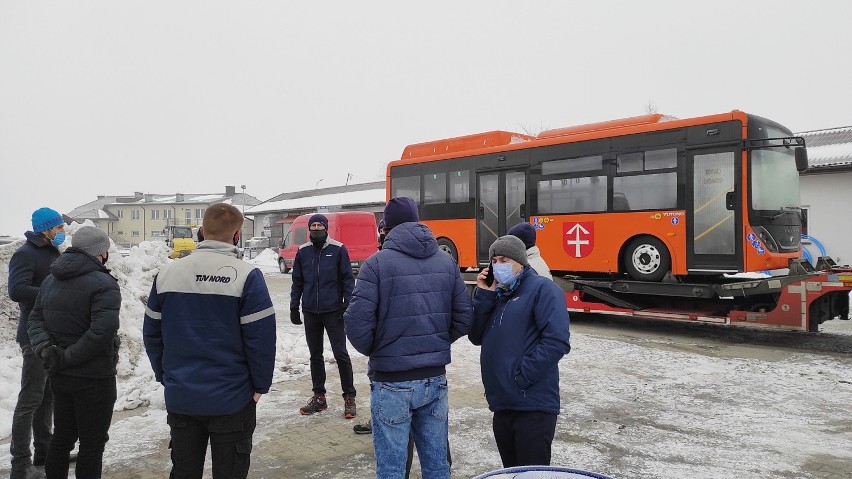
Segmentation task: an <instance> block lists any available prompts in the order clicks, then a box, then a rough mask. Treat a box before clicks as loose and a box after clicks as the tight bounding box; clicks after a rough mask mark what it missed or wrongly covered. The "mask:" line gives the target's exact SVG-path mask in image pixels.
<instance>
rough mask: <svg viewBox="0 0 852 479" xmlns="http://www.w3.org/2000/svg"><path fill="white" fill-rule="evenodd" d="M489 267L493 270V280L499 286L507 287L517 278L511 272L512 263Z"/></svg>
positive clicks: (496, 264)
mask: <svg viewBox="0 0 852 479" xmlns="http://www.w3.org/2000/svg"><path fill="white" fill-rule="evenodd" d="M491 267H492V268H494V279H496V280H497V282H498V283H500V284H504V285H506V286H508V285H510V284H512V281H514V280H515V278H516V277H517V276H518V275H516V274H515V273H513V272H512V263H494V264H492V265H491Z"/></svg>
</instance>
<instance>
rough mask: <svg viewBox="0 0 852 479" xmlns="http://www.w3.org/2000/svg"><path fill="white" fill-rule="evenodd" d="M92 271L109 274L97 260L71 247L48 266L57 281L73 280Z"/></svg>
mask: <svg viewBox="0 0 852 479" xmlns="http://www.w3.org/2000/svg"><path fill="white" fill-rule="evenodd" d="M92 271H102V272H104V273H107V274H109V270H108V269H106V267H104V265H102V264H101V262H100V261H99V260H98V259H97V258H95V257H94V256H91V255H89V254H88V253H85V252H83V251H81V250H79V249H77V248H75V247H73V246H72V247H70V248H68V249H67V250H65V252H64V253H62V255H60V256H59V258H57V260H56V261H54V262H53V265H51V266H50V274H52V275H53V276H54V277H56V278H57V279H70V278H75V277H77V276H82V275H84V274H86V273H91V272H92Z"/></svg>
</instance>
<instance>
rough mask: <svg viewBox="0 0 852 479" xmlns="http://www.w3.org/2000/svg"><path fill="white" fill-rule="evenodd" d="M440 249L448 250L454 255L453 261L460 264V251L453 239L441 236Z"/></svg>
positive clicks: (449, 253) (439, 240)
mask: <svg viewBox="0 0 852 479" xmlns="http://www.w3.org/2000/svg"><path fill="white" fill-rule="evenodd" d="M438 249H439V250H441V251H444V252H446V253H447V254H448V255H450V256H452V258H453V261H455V262H456V264H458V262H459V251H458V250H457V249H456V245H454V244H453V242H452V241H450V240H448V239H447V238H439V239H438Z"/></svg>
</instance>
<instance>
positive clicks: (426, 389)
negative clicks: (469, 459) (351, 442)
mask: <svg viewBox="0 0 852 479" xmlns="http://www.w3.org/2000/svg"><path fill="white" fill-rule="evenodd" d="M371 388H372V395H371V397H370V412H371V416H372V419H373V449H374V451H375V455H376V478H377V479H402V478H404V477H405V463H406V458H407V456H408V451H407V447H406V445H407V444H408V437H409V434H411V435H413V436H414V445H415V446H416V447H417V456H418V457H419V458H420V470H421V473H422V475H423V479H450V464H449V462H448V461H447V452H448V448H449V444H448V436H449V425H448V422H447V413H448V410H449V404H448V402H447V377H446V375H441V376H436V377H432V378H427V379H420V380H416V381H402V382H381V381H376V382H373V383H372V385H371Z"/></svg>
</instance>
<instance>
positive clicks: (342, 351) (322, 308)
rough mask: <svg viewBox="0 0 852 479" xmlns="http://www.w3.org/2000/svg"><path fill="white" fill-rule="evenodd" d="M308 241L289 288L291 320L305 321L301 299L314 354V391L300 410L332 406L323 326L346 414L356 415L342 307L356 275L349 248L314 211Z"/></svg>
mask: <svg viewBox="0 0 852 479" xmlns="http://www.w3.org/2000/svg"><path fill="white" fill-rule="evenodd" d="M308 229H309V230H310V235H311V237H310V241H309V242H307V243H305V244H303V245H302V246H300V247H299V251H298V252H297V253H296V258H295V259H294V260H293V274H292V277H293V286H292V287H291V289H290V321H291V322H292V323H293V324H296V325H299V324H302V320H301V318H300V317H299V303H300V302H301V304H302V311H303V312H304V313H305V340H306V341H307V343H308V351H309V352H310V355H311V359H310V363H311V382H312V383H313V384H312V390H313V393H314V394H313V396H312V397H311V399H310V400H309V401H308V404H306V405H305V406H303V407H302V408H300V409H299V413H300V414H303V415H305V416H309V415H311V414H314V413H318V412H321V411H325V410H326V409H328V402H327V401H326V399H325V392H326V390H325V360H324V359H323V354H322V353H323V331H325V332H327V333H328V341H329V343H331V351H332V353H333V354H334V360H335V361H337V370H338V372H339V373H340V387H341V388H342V389H343V417H345V418H346V419H352V418H354V417H355V413H356V409H355V383H354V379H353V374H352V360H351V359H350V358H349V352H348V351H347V350H346V333H345V332H344V331H343V311H345V310H346V306H348V305H349V299H350V298H351V297H352V288H353V287H354V286H355V277H354V276H353V275H352V263H351V262H350V261H349V252H348V251H347V250H346V246H344V245H343V243H341V242H339V241H336V240H334V239H332V238H329V236H328V218H326V216H325V215H321V214H315V215H313V216H311V217H310V218H309V219H308Z"/></svg>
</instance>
